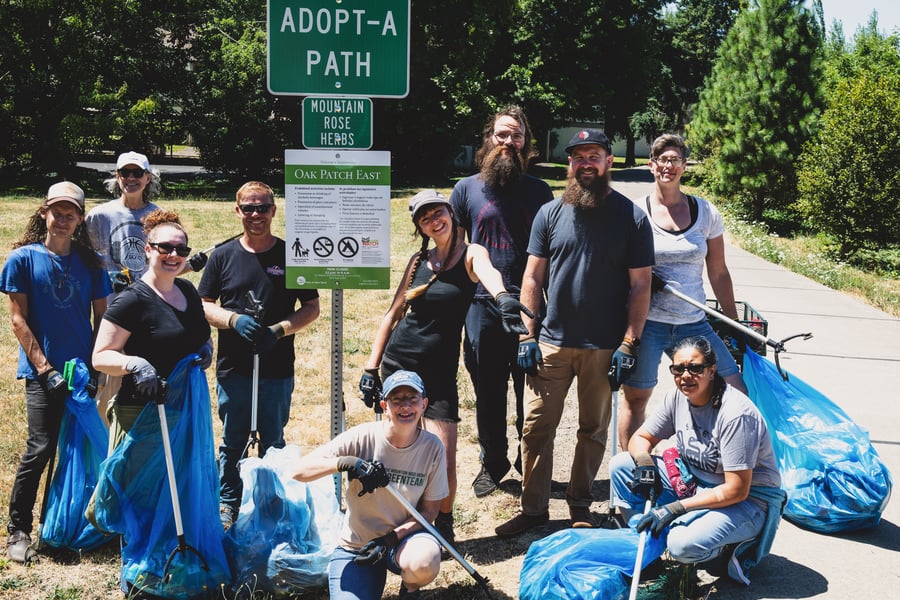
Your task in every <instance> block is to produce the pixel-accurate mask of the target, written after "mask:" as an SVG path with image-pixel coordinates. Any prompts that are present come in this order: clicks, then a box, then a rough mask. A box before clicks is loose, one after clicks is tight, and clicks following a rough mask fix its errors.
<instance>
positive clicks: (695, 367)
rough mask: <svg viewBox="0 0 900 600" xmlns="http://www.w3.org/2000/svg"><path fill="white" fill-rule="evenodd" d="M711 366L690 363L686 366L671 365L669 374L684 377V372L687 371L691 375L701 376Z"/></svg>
mask: <svg viewBox="0 0 900 600" xmlns="http://www.w3.org/2000/svg"><path fill="white" fill-rule="evenodd" d="M709 366H710V365H708V364H706V363H698V364H695V363H688V364H685V365H669V373H671V374H672V375H684V372H685V371H687V372H688V373H690V374H691V375H700V374H701V373H703V371H705V370H706V368H707V367H709Z"/></svg>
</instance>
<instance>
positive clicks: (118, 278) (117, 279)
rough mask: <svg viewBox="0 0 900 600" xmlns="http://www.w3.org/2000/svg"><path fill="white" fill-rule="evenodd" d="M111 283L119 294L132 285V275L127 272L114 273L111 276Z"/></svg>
mask: <svg viewBox="0 0 900 600" xmlns="http://www.w3.org/2000/svg"><path fill="white" fill-rule="evenodd" d="M109 283H110V285H112V289H113V291H114V292H115V293H117V294H118V293H119V292H121V291H122V290H124V289H125V288H127V287H128V286H129V285H131V274H129V273H128V272H127V271H112V272H111V273H110V274H109Z"/></svg>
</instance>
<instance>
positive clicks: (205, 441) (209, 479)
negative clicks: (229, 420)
mask: <svg viewBox="0 0 900 600" xmlns="http://www.w3.org/2000/svg"><path fill="white" fill-rule="evenodd" d="M195 358H197V355H196V354H192V355H190V356H188V357H186V358H184V359H183V360H182V361H180V362H179V363H178V364H177V365H175V368H174V369H173V370H172V373H171V375H170V376H169V378H168V384H169V391H168V398H167V400H166V404H165V410H166V420H167V421H168V426H169V431H168V435H169V440H170V444H171V447H172V462H173V464H174V471H175V479H176V487H177V489H178V500H179V503H180V505H181V520H182V524H183V527H184V539H185V543H186V544H187V545H189V546H191V547H192V548H194V549H196V551H197V552H198V553H199V554H200V556H201V557H202V558H203V560H205V562H206V565H207V566H208V570H205V569H204V568H203V561H202V560H201V559H200V557H198V556H197V554H195V553H194V552H192V551H190V550H179V551H178V552H176V553H174V554H172V552H173V550H175V549H176V548H178V547H179V543H178V539H177V537H176V531H175V517H174V511H173V507H172V496H171V494H170V492H169V482H168V472H167V469H166V462H165V455H164V451H163V444H162V437H161V435H162V430H161V428H160V419H159V413H158V409H157V405H156V404H154V403H151V404H148V405H147V406H145V407H144V409H143V410H142V411H141V413H140V415H138V418H137V420H136V421H135V423H134V425H133V426H132V428H131V430H130V431H129V432H128V434H127V435H126V436H125V439H124V440H123V441H122V443H121V444H119V446H118V447H117V448H116V450H115V452H114V453H113V455H112V456H111V457H109V458H108V459H107V460H106V461H104V462H103V465H102V471H101V475H100V481H99V483H98V484H97V498H96V501H95V502H96V507H97V508H96V517H97V525H98V526H99V527H100V528H101V529H103V530H105V531H109V532H113V533H121V534H122V536H123V542H124V545H123V548H122V587H123V590H125V589H126V588H127V587H128V586H132V587H134V588H137V589H138V590H140V591H143V592H146V593H148V594H153V595H155V596H160V597H163V598H178V599H182V600H184V599H189V598H203V597H209V598H216V597H220V596H221V591H222V590H223V589H225V588H227V587H228V586H229V585H230V584H231V571H230V570H229V567H228V560H227V558H226V557H225V551H224V548H223V545H222V538H223V537H224V532H223V530H222V524H221V522H220V520H219V476H218V469H217V467H216V456H215V448H214V444H213V428H212V414H211V410H210V399H209V387H208V384H207V381H206V376H205V375H204V373H203V371H201V370H200V368H199V367H198V366H196V365H194V364H192V363H193V361H194V359H195ZM170 555H171V556H172V560H171V565H170V566H169V570H168V574H169V579H168V580H167V581H166V580H165V578H164V576H165V574H166V561H168V560H169V557H170Z"/></svg>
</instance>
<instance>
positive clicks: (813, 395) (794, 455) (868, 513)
mask: <svg viewBox="0 0 900 600" xmlns="http://www.w3.org/2000/svg"><path fill="white" fill-rule="evenodd" d="M744 381H745V382H746V383H747V388H748V391H749V395H750V398H751V399H752V400H753V402H754V403H755V404H756V405H757V407H759V410H760V412H761V413H762V415H763V417H764V418H765V420H766V425H767V426H768V428H769V434H770V435H771V436H772V446H773V448H774V451H775V456H776V458H777V459H778V470H779V471H780V472H781V478H782V488H783V489H784V491H785V493H787V497H788V500H787V505H786V506H785V509H784V518H785V519H787V520H788V521H790V522H791V523H794V524H795V525H797V526H799V527H803V528H805V529H809V530H811V531H815V532H818V533H837V532H841V531H853V530H855V529H863V528H866V527H874V526H875V525H877V524H878V522H879V521H880V520H881V513H882V512H883V511H884V509H885V507H886V506H887V503H888V500H890V497H891V487H892V486H893V481H892V479H891V474H890V472H889V471H888V469H887V467H886V466H885V465H884V463H882V462H881V459H880V458H879V456H878V452H877V451H876V450H875V448H874V447H873V446H872V444H871V442H870V441H869V434H868V432H867V431H865V430H863V429H862V428H861V427H859V426H858V425H856V424H855V423H854V422H853V421H852V420H851V419H850V417H848V416H847V414H846V413H845V412H844V411H843V410H841V408H840V407H839V406H837V405H836V404H835V403H833V402H832V401H830V400H829V399H828V398H826V397H825V396H824V395H823V394H822V393H821V392H818V391H817V390H815V389H813V388H812V387H811V386H810V385H808V384H806V383H804V382H803V381H801V380H800V379H799V378H797V377H795V376H793V375H790V376H789V378H788V380H787V381H785V380H784V378H783V377H782V376H781V374H780V373H779V372H778V369H777V368H776V367H775V365H773V364H772V363H770V362H768V361H766V360H765V359H763V358H762V357H760V356H759V355H758V354H755V353H754V352H753V351H752V350H747V353H746V355H745V357H744Z"/></svg>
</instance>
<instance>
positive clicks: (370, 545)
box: [353, 529, 400, 566]
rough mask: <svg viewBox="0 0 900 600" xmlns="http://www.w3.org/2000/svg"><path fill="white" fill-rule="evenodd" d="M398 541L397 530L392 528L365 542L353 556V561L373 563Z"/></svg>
mask: <svg viewBox="0 0 900 600" xmlns="http://www.w3.org/2000/svg"><path fill="white" fill-rule="evenodd" d="M399 543H400V539H399V538H398V537H397V532H396V531H394V530H393V529H392V530H391V532H390V533H388V534H385V535H382V536H379V537H377V538H375V539H373V540H370V541H368V542H366V545H365V546H363V547H362V548H360V549H359V554H358V555H357V556H355V557H354V558H353V562H355V563H356V564H358V565H364V566H369V565H374V564H375V563H377V562H378V561H379V560H381V559H382V558H384V557H385V556H387V553H388V552H389V551H390V549H391V548H395V547H396V546H397V544H399Z"/></svg>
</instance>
